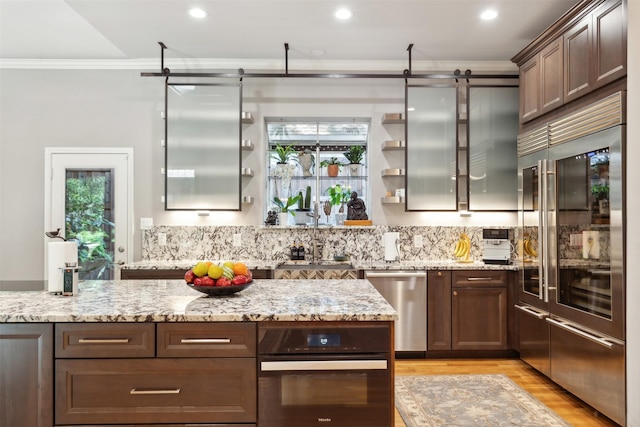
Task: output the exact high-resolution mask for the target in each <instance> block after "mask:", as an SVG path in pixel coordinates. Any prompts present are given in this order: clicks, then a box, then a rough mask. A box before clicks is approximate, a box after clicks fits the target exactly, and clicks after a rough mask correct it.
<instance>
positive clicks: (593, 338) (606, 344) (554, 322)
mask: <svg viewBox="0 0 640 427" xmlns="http://www.w3.org/2000/svg"><path fill="white" fill-rule="evenodd" d="M545 320H546V321H547V322H548V323H551V324H552V325H555V326H557V327H559V328H560V329H564V330H565V331H568V332H571V333H573V334H576V335H579V336H581V337H583V338H586V339H588V340H589V341H593V342H594V343H596V344H600V345H602V346H604V347H607V348H609V349H611V348H613V346H614V345H615V344H619V343H618V342H616V341H614V342H611V341H613V339H611V338H602V337H599V336H597V335H594V334H590V333H589V332H585V331H583V330H581V329H578V328H576V327H575V326H573V325H570V324H569V323H565V322H560V321H558V320H555V319H551V318H549V317H547V318H546V319H545Z"/></svg>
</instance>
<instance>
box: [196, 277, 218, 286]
mask: <svg viewBox="0 0 640 427" xmlns="http://www.w3.org/2000/svg"><path fill="white" fill-rule="evenodd" d="M215 285H216V281H215V280H213V279H212V278H211V277H209V276H204V277H201V280H200V286H215Z"/></svg>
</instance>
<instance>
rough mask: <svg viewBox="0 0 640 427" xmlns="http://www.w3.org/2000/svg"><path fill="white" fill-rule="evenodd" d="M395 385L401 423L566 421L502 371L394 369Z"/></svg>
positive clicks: (436, 426)
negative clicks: (414, 371) (396, 372)
mask: <svg viewBox="0 0 640 427" xmlns="http://www.w3.org/2000/svg"><path fill="white" fill-rule="evenodd" d="M395 386H396V408H397V409H398V412H400V415H401V416H402V419H403V420H404V422H405V424H406V425H407V427H432V426H433V427H441V426H446V427H453V426H457V427H462V426H465V427H467V426H474V427H475V426H486V427H489V426H491V427H492V426H525V427H542V426H562V427H565V426H569V424H568V423H566V422H565V421H563V420H562V419H561V418H560V417H558V416H557V415H556V414H555V413H554V412H553V411H552V410H550V409H549V408H548V407H546V406H545V405H544V404H542V403H541V402H540V401H538V400H537V399H536V398H535V397H533V396H532V395H531V394H529V393H528V392H527V391H525V390H523V389H522V388H520V386H518V385H517V384H516V383H514V382H513V381H512V380H511V379H510V378H509V377H507V376H506V375H426V376H404V375H398V376H396V379H395Z"/></svg>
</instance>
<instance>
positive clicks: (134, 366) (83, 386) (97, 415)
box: [49, 322, 257, 427]
mask: <svg viewBox="0 0 640 427" xmlns="http://www.w3.org/2000/svg"><path fill="white" fill-rule="evenodd" d="M55 337H56V343H55V347H56V360H55V395H56V399H55V421H56V425H57V426H65V425H80V424H81V425H86V426H89V425H96V426H97V425H106V424H129V425H138V424H139V425H148V424H153V423H156V424H163V425H166V423H173V424H171V425H175V426H178V425H186V424H185V423H188V424H189V425H192V423H198V425H202V426H209V425H215V426H216V427H218V426H226V425H230V424H233V425H234V426H243V427H249V426H255V422H256V418H257V388H256V384H257V368H256V325H255V323H252V322H248V323H245V322H228V323H227V322H214V323H210V322H202V323H199V322H195V323H193V322H187V323H158V324H155V323H95V324H75V323H60V324H56V334H55ZM49 401H52V399H50V400H49ZM224 423H226V424H224Z"/></svg>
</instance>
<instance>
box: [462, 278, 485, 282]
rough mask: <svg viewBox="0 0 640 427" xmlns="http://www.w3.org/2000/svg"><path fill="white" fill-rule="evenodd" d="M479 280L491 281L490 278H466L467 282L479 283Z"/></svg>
mask: <svg viewBox="0 0 640 427" xmlns="http://www.w3.org/2000/svg"><path fill="white" fill-rule="evenodd" d="M481 280H491V277H467V281H469V282H479V281H481Z"/></svg>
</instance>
